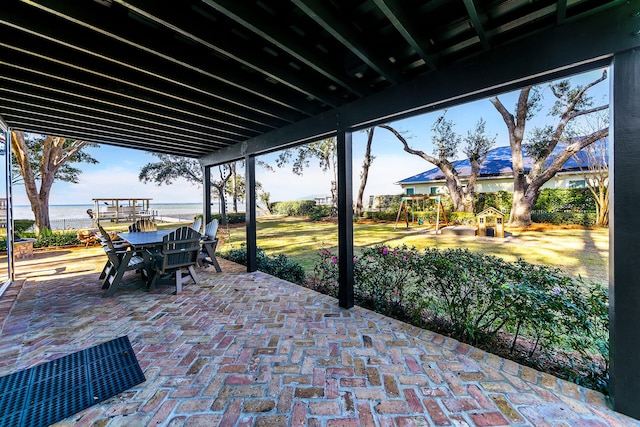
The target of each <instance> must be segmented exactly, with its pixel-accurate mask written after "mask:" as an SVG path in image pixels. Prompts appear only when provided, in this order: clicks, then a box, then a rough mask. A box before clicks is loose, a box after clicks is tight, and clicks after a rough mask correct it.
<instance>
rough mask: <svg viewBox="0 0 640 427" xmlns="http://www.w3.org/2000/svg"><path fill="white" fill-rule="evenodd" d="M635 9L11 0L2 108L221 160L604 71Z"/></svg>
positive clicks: (608, 3) (86, 134)
mask: <svg viewBox="0 0 640 427" xmlns="http://www.w3.org/2000/svg"><path fill="white" fill-rule="evenodd" d="M626 3H627V2H625V1H619V0H571V1H567V0H564V1H549V0H546V1H535V2H531V1H529V0H509V1H496V0H490V1H478V0H476V1H473V0H460V1H447V0H431V1H403V2H400V1H397V0H349V1H315V0H293V1H286V2H283V1H279V0H258V1H242V2H238V1H236V0H183V1H180V2H159V1H154V0H93V1H86V0H74V1H64V2H60V1H46V0H30V1H17V0H7V1H3V2H2V5H0V12H1V13H0V29H1V30H2V41H1V43H0V58H1V62H0V116H1V117H2V118H3V120H4V121H5V122H6V124H7V125H8V126H10V127H11V128H13V129H16V130H27V131H38V132H42V133H47V134H55V135H59V136H65V137H71V138H78V139H85V140H89V141H91V142H97V143H104V144H113V145H119V146H123V147H128V148H136V149H142V150H150V151H154V152H159V153H169V154H176V155H181V156H187V157H192V158H202V159H203V161H204V162H205V163H207V164H211V163H217V162H220V161H223V160H225V161H226V160H230V159H232V158H240V157H242V156H243V155H244V154H247V153H249V154H251V153H256V152H263V151H265V150H273V149H277V148H278V147H280V146H282V145H285V144H290V143H295V142H300V141H302V140H309V139H312V138H317V137H319V136H322V135H324V134H327V133H333V132H335V129H336V124H337V123H338V122H339V123H340V124H341V126H343V127H349V128H354V127H358V126H366V125H367V124H371V122H374V121H380V120H388V119H389V118H390V117H397V116H399V115H406V114H416V113H417V112H418V111H420V110H424V109H433V108H440V107H442V106H443V105H444V104H449V103H459V102H463V101H464V98H468V97H469V96H472V95H473V94H475V96H479V94H478V92H483V95H481V96H485V95H486V91H487V90H492V91H494V92H495V91H505V90H508V89H513V88H514V87H515V86H514V85H519V84H524V83H525V82H526V80H531V79H536V77H540V75H541V74H545V75H544V77H542V79H549V78H550V76H549V75H548V73H550V72H558V71H560V70H566V69H567V68H570V67H575V66H580V67H586V68H593V67H595V66H598V65H602V64H606V63H607V61H610V58H611V55H612V54H613V53H614V52H615V51H622V50H626V49H629V48H631V47H634V46H636V45H637V40H636V39H633V38H631V37H629V34H631V33H632V32H633V31H634V30H635V27H634V21H633V20H632V19H631V17H630V12H631V11H632V9H631V8H630V7H629V5H628V4H626ZM603 60H604V62H603ZM225 148H226V149H227V150H228V151H229V153H228V154H227V155H226V156H224V157H221V156H220V153H217V151H218V150H220V149H225ZM204 156H206V157H204Z"/></svg>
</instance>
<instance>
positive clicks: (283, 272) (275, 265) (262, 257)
mask: <svg viewBox="0 0 640 427" xmlns="http://www.w3.org/2000/svg"><path fill="white" fill-rule="evenodd" d="M256 250H257V253H256V258H257V261H258V270H260V271H262V272H264V273H267V274H270V275H272V276H275V277H278V278H280V279H283V280H287V281H289V282H293V283H297V284H299V285H302V284H304V282H305V274H304V269H303V268H302V266H301V265H300V264H298V263H297V262H295V261H292V260H290V259H289V258H287V256H286V255H282V254H280V255H277V256H275V257H269V256H268V255H267V254H265V253H264V251H263V250H262V249H261V248H256ZM220 256H221V257H222V258H224V259H228V260H229V261H233V262H235V263H238V264H242V265H247V248H246V247H244V245H243V246H242V247H241V248H240V249H231V250H230V251H229V252H224V253H222V254H221V255H220Z"/></svg>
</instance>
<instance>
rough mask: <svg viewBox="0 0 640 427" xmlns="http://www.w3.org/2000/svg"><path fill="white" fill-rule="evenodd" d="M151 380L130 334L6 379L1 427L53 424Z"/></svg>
mask: <svg viewBox="0 0 640 427" xmlns="http://www.w3.org/2000/svg"><path fill="white" fill-rule="evenodd" d="M144 381H146V379H145V377H144V374H143V373H142V369H140V365H139V364H138V360H137V359H136V355H135V353H134V352H133V348H132V347H131V343H130V342H129V338H128V337H127V336H124V337H120V338H116V339H114V340H111V341H107V342H105V343H102V344H99V345H97V346H94V347H90V348H87V349H85V350H82V351H79V352H77V353H73V354H69V355H67V356H64V357H61V358H59V359H55V360H52V361H50V362H47V363H43V364H41V365H37V366H34V367H32V368H29V369H25V370H23V371H19V372H14V373H13V374H11V375H7V376H5V377H0V427H4V426H7V427H9V426H10V427H19V426H25V427H37V426H48V425H50V424H53V423H55V422H57V421H60V420H62V419H64V418H67V417H68V416H70V415H73V414H75V413H77V412H79V411H81V410H83V409H85V408H88V407H89V406H91V405H94V404H96V403H98V402H101V401H103V400H105V399H108V398H109V397H112V396H115V395H116V394H118V393H121V392H123V391H125V390H127V389H129V388H131V387H133V386H135V385H138V384H140V383H142V382H144Z"/></svg>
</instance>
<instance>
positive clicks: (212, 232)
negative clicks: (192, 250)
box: [204, 219, 218, 240]
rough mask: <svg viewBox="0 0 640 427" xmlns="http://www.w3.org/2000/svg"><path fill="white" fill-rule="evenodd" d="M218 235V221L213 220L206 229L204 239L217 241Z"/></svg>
mask: <svg viewBox="0 0 640 427" xmlns="http://www.w3.org/2000/svg"><path fill="white" fill-rule="evenodd" d="M216 234H218V220H217V219H213V220H211V222H210V223H208V224H207V225H206V227H205V228H204V237H205V238H206V239H210V240H215V238H216Z"/></svg>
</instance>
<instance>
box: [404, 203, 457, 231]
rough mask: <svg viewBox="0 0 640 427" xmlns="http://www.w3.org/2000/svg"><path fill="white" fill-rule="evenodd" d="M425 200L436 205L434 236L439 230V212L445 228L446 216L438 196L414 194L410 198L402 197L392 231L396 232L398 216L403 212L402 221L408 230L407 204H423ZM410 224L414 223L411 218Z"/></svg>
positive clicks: (446, 223) (447, 223)
mask: <svg viewBox="0 0 640 427" xmlns="http://www.w3.org/2000/svg"><path fill="white" fill-rule="evenodd" d="M426 200H435V201H436V202H437V203H438V207H437V208H436V234H437V233H438V230H439V228H440V212H442V218H443V220H444V224H445V226H447V225H449V221H448V220H447V214H446V212H445V211H444V206H443V205H442V200H441V199H440V196H431V195H427V194H414V195H412V196H403V197H402V200H401V201H400V207H399V208H398V215H397V216H396V223H395V225H394V226H393V229H394V230H396V229H397V228H398V222H399V221H400V214H401V213H402V211H403V210H404V220H405V222H406V224H407V228H409V213H408V212H407V204H408V202H410V201H413V202H414V203H416V202H420V201H422V202H424V201H426ZM411 222H412V223H413V222H415V218H413V217H412V218H411Z"/></svg>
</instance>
